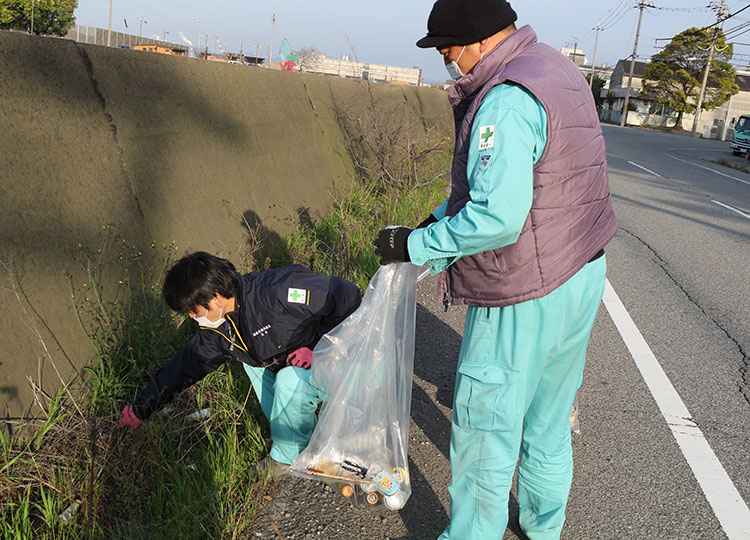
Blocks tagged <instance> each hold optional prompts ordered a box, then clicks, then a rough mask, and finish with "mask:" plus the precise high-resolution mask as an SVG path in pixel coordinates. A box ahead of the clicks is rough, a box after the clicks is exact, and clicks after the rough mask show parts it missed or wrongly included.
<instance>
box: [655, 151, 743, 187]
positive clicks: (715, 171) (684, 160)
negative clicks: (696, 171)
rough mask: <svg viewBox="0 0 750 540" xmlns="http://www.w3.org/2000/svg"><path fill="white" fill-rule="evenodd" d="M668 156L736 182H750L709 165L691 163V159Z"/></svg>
mask: <svg viewBox="0 0 750 540" xmlns="http://www.w3.org/2000/svg"><path fill="white" fill-rule="evenodd" d="M669 157H671V158H672V159H676V160H677V161H682V162H683V163H687V164H688V165H692V166H694V167H699V168H701V169H706V170H707V171H711V172H712V173H716V174H718V175H719V176H725V177H727V178H731V179H732V180H737V181H738V182H742V183H743V184H750V182H748V181H747V180H743V179H742V178H737V177H736V176H731V175H729V174H724V173H723V172H721V171H717V170H716V169H712V168H710V167H704V166H703V165H698V164H697V163H693V162H691V161H687V160H686V159H680V158H678V157H675V156H671V155H670V156H669Z"/></svg>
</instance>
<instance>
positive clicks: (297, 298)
mask: <svg viewBox="0 0 750 540" xmlns="http://www.w3.org/2000/svg"><path fill="white" fill-rule="evenodd" d="M286 300H287V302H289V303H290V304H309V302H310V291H308V290H305V289H289V292H288V293H287V297H286Z"/></svg>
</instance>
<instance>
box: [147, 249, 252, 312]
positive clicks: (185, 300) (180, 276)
mask: <svg viewBox="0 0 750 540" xmlns="http://www.w3.org/2000/svg"><path fill="white" fill-rule="evenodd" d="M238 289H239V281H238V280H237V270H236V269H235V267H234V265H233V264H232V263H231V262H229V261H228V260H226V259H221V258H219V257H215V256H214V255H211V254H210V253H206V252H205V251H197V252H195V253H191V254H190V255H187V256H185V257H183V258H182V259H180V260H179V261H177V263H176V264H175V265H174V266H173V267H172V268H171V269H170V270H169V272H167V277H166V279H165V280H164V286H163V287H162V292H163V293H164V300H166V301H167V304H168V305H169V307H171V308H172V309H173V310H175V311H177V312H180V313H187V312H189V311H190V310H191V309H193V308H194V307H196V306H203V307H204V308H206V309H208V307H209V306H208V303H209V302H210V301H211V299H212V298H213V297H214V296H216V293H219V294H220V295H221V296H223V297H224V298H234V297H236V296H237V291H238Z"/></svg>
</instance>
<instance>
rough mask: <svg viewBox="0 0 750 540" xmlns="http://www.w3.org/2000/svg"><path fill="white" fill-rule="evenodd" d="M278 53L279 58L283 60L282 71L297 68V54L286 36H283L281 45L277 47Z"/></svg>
mask: <svg viewBox="0 0 750 540" xmlns="http://www.w3.org/2000/svg"><path fill="white" fill-rule="evenodd" d="M279 54H280V55H281V59H282V61H283V62H284V64H283V66H282V68H281V69H282V70H283V71H295V70H296V68H297V63H298V62H299V54H298V53H297V51H296V50H294V49H293V48H292V45H291V43H289V40H288V39H287V38H284V40H283V41H282V42H281V47H279Z"/></svg>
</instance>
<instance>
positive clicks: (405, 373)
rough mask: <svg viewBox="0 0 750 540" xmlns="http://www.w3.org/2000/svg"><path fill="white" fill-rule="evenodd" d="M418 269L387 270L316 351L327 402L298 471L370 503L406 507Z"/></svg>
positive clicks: (316, 372)
mask: <svg viewBox="0 0 750 540" xmlns="http://www.w3.org/2000/svg"><path fill="white" fill-rule="evenodd" d="M418 274H419V268H418V267H416V266H414V265H413V264H409V263H403V264H390V265H387V266H381V267H380V269H379V270H378V271H377V272H376V274H375V276H374V277H373V278H372V280H371V281H370V284H369V286H368V287H367V291H366V292H365V296H364V298H363V300H362V304H361V305H360V307H359V309H357V311H355V312H354V313H353V314H352V315H350V316H349V317H348V318H347V319H346V320H345V321H344V322H343V323H341V324H340V325H339V326H337V327H336V328H334V329H333V330H332V331H331V332H330V333H329V334H327V335H325V336H324V337H323V338H322V339H321V340H320V342H319V343H318V345H317V346H316V347H315V350H314V351H313V356H314V359H313V366H312V374H311V382H312V383H313V384H314V385H315V386H317V387H318V388H320V389H321V390H323V391H324V392H325V395H326V399H325V400H324V402H323V405H322V408H321V410H320V414H319V419H318V424H317V426H316V428H315V431H314V432H313V435H312V438H311V439H310V443H309V444H308V446H307V448H306V449H305V450H304V451H303V452H302V453H301V454H300V455H299V456H298V457H297V459H295V460H294V463H292V468H291V470H292V473H293V474H295V475H297V476H302V477H304V478H310V479H314V480H321V481H323V482H327V483H330V484H335V485H336V486H337V488H338V491H339V493H341V494H342V495H343V496H344V497H347V498H351V499H352V502H357V501H360V500H361V501H364V503H363V505H364V506H367V505H372V506H376V505H378V504H381V503H382V504H384V505H385V506H386V507H387V508H389V509H391V510H398V509H400V508H403V506H404V505H405V504H406V501H407V500H408V498H409V496H410V495H411V484H410V479H409V465H408V461H407V450H408V444H409V415H410V407H411V386H412V372H413V367H414V331H415V318H416V289H417V276H418Z"/></svg>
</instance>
